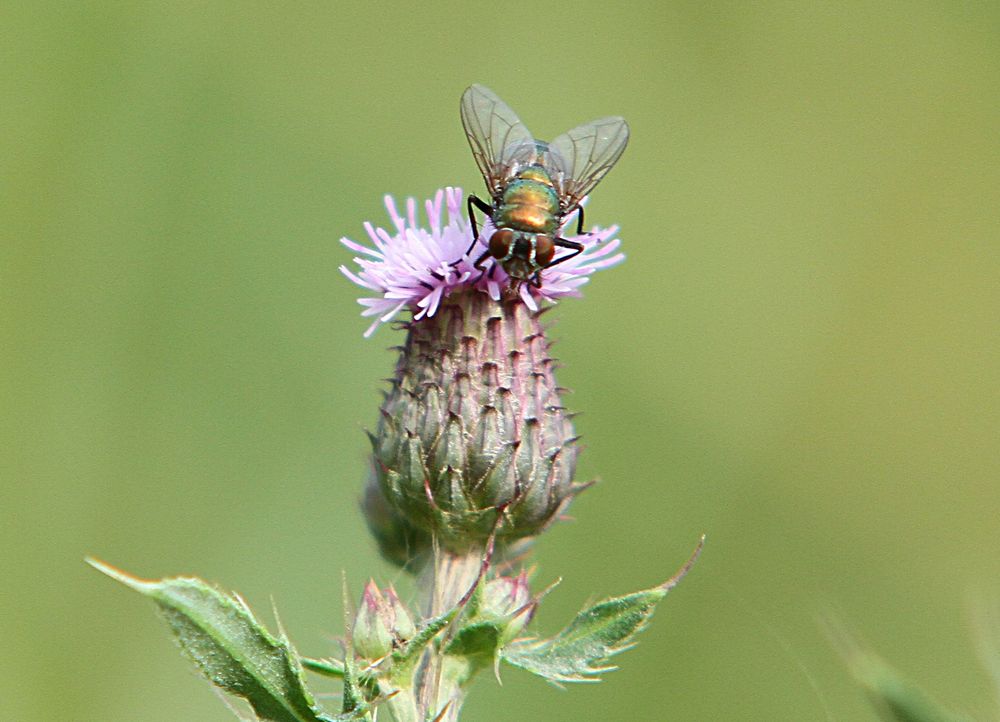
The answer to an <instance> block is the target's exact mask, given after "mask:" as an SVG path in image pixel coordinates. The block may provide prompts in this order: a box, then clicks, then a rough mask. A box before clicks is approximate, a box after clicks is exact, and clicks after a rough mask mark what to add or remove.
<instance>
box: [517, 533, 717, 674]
mask: <svg viewBox="0 0 1000 722" xmlns="http://www.w3.org/2000/svg"><path fill="white" fill-rule="evenodd" d="M704 541H705V539H704V537H702V540H701V542H700V543H699V544H698V547H697V548H696V549H695V551H694V554H692V555H691V558H690V559H689V560H688V561H687V563H686V564H685V565H684V566H683V567H681V569H680V570H679V571H678V572H677V573H676V574H675V575H674V576H673V577H671V578H670V579H669V580H668V581H667V582H665V583H664V584H661V585H660V586H657V587H653V588H652V589H646V590H644V591H641V592H635V593H634V594H629V595H626V596H624V597H616V598H613V599H605V600H604V601H601V602H598V603H597V604H595V605H594V606H592V607H589V608H588V609H585V610H583V611H582V612H580V613H579V614H578V615H577V616H576V618H575V619H574V620H573V621H572V622H570V624H569V626H567V627H566V628H565V629H563V630H562V631H561V632H559V634H557V635H556V636H554V637H551V638H549V639H543V640H538V639H525V640H516V641H514V642H512V643H511V644H509V645H507V646H506V647H505V648H504V649H502V650H501V652H500V654H501V658H502V659H503V660H504V661H505V662H507V663H508V664H511V665H513V666H515V667H520V668H521V669H524V670H527V671H528V672H531V673H533V674H537V675H538V676H539V677H543V678H545V679H547V680H549V681H551V682H555V683H559V682H597V681H600V677H599V675H600V674H601V673H602V672H608V671H611V670H614V669H616V667H614V666H612V665H610V664H609V661H610V659H611V657H613V656H615V655H616V654H620V653H621V652H624V651H625V650H626V649H629V648H630V647H632V646H633V645H634V644H635V643H634V641H633V640H634V638H635V636H636V635H637V634H638V633H639V632H641V631H642V630H643V629H645V628H646V625H647V624H648V622H649V620H650V618H651V617H652V616H653V612H654V611H655V610H656V605H657V604H658V603H659V602H660V601H661V600H662V599H663V598H664V597H665V596H666V595H667V592H668V591H670V590H671V589H672V588H673V587H674V586H676V584H677V583H678V582H679V581H680V580H681V578H682V577H683V576H684V575H685V574H686V573H687V572H688V570H689V569H690V568H691V566H692V565H693V564H694V562H695V560H696V559H697V558H698V555H699V554H700V553H701V548H702V544H703V543H704Z"/></svg>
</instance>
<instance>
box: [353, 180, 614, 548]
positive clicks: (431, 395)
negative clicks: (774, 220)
mask: <svg viewBox="0 0 1000 722" xmlns="http://www.w3.org/2000/svg"><path fill="white" fill-rule="evenodd" d="M386 207H387V209H388V211H389V216H390V218H391V220H392V231H388V230H385V229H383V228H376V227H374V226H372V225H371V224H366V226H365V228H366V230H367V232H368V235H369V238H370V239H371V242H372V244H373V247H367V246H363V245H361V244H359V243H356V242H354V241H351V240H349V239H343V243H344V244H345V245H346V246H347V247H348V248H350V249H351V250H353V251H355V252H357V253H358V254H360V255H359V256H358V257H357V258H355V262H356V263H357V265H358V268H357V270H350V269H348V268H346V267H342V268H341V270H342V271H343V272H344V275H346V276H347V277H348V278H349V279H351V280H352V281H354V282H355V283H357V284H358V285H360V286H362V287H364V288H366V289H368V290H369V291H371V292H372V295H371V296H367V297H364V298H362V299H360V302H361V304H362V305H363V306H365V311H364V312H363V315H366V316H375V321H374V323H373V324H372V325H371V327H369V329H368V332H367V333H366V335H370V334H371V333H372V332H374V330H375V329H376V328H377V327H378V326H379V325H380V324H381V323H385V322H387V321H390V320H391V319H393V318H395V317H396V316H397V314H399V313H400V312H401V311H404V310H406V309H408V310H409V311H410V312H411V314H412V318H411V319H410V320H408V321H406V322H405V327H406V329H407V337H406V342H405V344H404V345H403V346H401V347H400V355H399V361H398V362H397V364H396V372H395V375H394V376H393V378H392V379H391V387H390V389H389V390H388V392H387V393H386V398H385V401H384V403H383V404H382V407H381V415H380V418H379V422H378V426H377V428H376V430H375V433H374V434H372V435H371V440H372V447H373V454H372V482H370V483H369V486H368V488H367V489H366V492H365V498H364V501H363V508H364V510H365V512H366V515H367V517H368V523H369V528H370V529H371V530H372V532H373V534H374V535H375V537H376V539H377V541H378V542H379V545H380V548H381V549H382V552H383V554H384V555H385V556H386V558H387V559H389V560H390V561H393V562H395V563H397V564H400V565H402V564H405V563H406V561H407V560H408V558H412V557H413V556H416V555H417V554H419V553H421V552H424V551H427V550H428V549H429V548H430V547H431V545H432V541H433V540H437V542H438V543H439V544H440V545H441V546H442V547H443V548H445V549H447V550H449V551H453V552H459V553H464V552H466V551H468V550H469V549H472V548H475V547H477V546H478V547H482V546H483V545H484V544H485V543H486V540H487V539H489V538H490V537H491V536H495V538H496V540H497V541H498V544H499V546H500V548H501V549H502V548H503V547H504V546H509V545H510V543H512V542H514V541H516V540H518V539H523V538H526V537H532V536H534V535H536V534H538V533H539V532H541V531H542V530H543V529H545V528H546V527H547V526H548V525H549V524H550V523H551V522H552V521H553V520H554V519H556V518H557V517H558V515H559V514H560V512H561V511H562V510H564V509H565V507H566V505H567V504H568V503H569V502H570V500H571V499H572V498H573V496H574V495H575V494H576V493H577V492H579V491H580V490H581V489H582V488H584V487H585V485H583V484H578V483H576V481H575V480H574V474H575V469H576V454H577V448H576V445H575V443H576V438H577V437H576V434H575V433H574V430H573V425H572V422H571V414H569V413H568V412H567V411H566V410H565V409H564V407H563V405H562V402H561V400H560V395H561V392H562V390H561V389H560V388H559V386H558V385H557V384H556V380H555V376H554V367H555V363H554V361H553V359H552V357H551V355H550V353H549V341H548V339H547V337H546V334H545V328H544V327H543V325H542V323H541V321H540V318H539V315H540V313H541V310H542V309H540V303H541V302H543V301H546V300H548V301H554V300H557V299H559V298H562V297H564V296H576V295H579V289H580V286H582V285H583V284H584V283H586V282H587V281H588V280H589V276H590V275H591V274H592V273H594V271H597V270H599V269H602V268H606V267H608V266H611V265H614V264H616V263H618V262H620V261H621V260H622V259H623V258H624V256H623V255H622V254H621V253H619V252H618V246H619V241H618V240H617V239H616V238H613V236H614V234H615V232H616V229H615V228H614V227H612V228H608V229H603V230H602V229H595V230H593V231H592V232H591V233H588V234H585V235H581V236H568V237H567V240H573V241H575V242H578V243H580V244H581V245H582V246H583V251H582V252H580V253H579V254H577V255H575V256H573V257H571V258H566V260H565V261H562V262H560V263H559V264H558V265H555V266H552V267H550V268H544V269H543V270H542V275H541V283H540V285H537V286H536V285H532V284H530V283H525V282H515V283H512V282H511V279H510V278H509V277H508V276H507V274H506V273H505V272H504V270H503V268H502V267H501V265H500V264H498V263H495V262H494V261H493V260H490V261H488V262H487V263H486V267H485V269H484V270H480V269H476V268H475V267H474V264H475V262H476V260H477V258H478V257H480V256H481V255H482V247H481V246H479V245H478V244H477V247H476V248H474V249H473V250H472V251H471V252H470V251H469V246H470V244H471V243H472V230H471V227H470V224H469V222H468V220H467V219H466V216H465V214H464V206H463V196H462V192H461V190H459V189H457V188H447V189H445V190H442V191H438V193H437V194H436V195H435V196H434V198H433V199H431V200H429V201H427V202H426V203H425V210H426V214H427V221H428V227H427V228H423V227H421V226H420V225H419V223H418V219H417V204H416V202H415V201H413V200H412V199H411V200H409V201H408V202H407V205H406V212H405V216H404V215H403V214H401V213H400V212H399V211H398V209H397V207H396V204H395V202H394V201H393V200H392V199H391V198H386ZM492 231H493V227H492V225H491V224H490V222H489V221H488V220H487V222H486V224H485V226H484V227H483V228H482V229H481V233H480V238H483V237H489V235H490V234H491V233H492Z"/></svg>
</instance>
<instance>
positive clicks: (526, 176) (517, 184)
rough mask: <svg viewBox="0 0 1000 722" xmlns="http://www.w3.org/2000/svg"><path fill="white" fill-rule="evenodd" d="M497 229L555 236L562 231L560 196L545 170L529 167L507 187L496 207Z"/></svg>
mask: <svg viewBox="0 0 1000 722" xmlns="http://www.w3.org/2000/svg"><path fill="white" fill-rule="evenodd" d="M494 222H495V223H496V227H497V228H510V229H512V230H515V231H526V232H528V233H545V234H549V235H551V234H554V233H555V232H556V231H557V230H558V228H559V196H558V195H556V191H555V188H554V187H553V184H552V180H551V179H550V177H549V174H548V173H547V172H546V171H545V169H544V168H542V167H541V166H537V165H532V166H528V167H527V168H525V169H524V170H522V171H521V172H519V173H518V174H517V176H515V178H514V179H513V180H511V181H510V182H509V183H508V184H507V186H506V187H505V188H504V191H503V195H501V196H500V198H499V199H498V202H497V204H496V211H495V213H494Z"/></svg>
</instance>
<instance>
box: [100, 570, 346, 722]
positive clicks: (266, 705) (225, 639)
mask: <svg viewBox="0 0 1000 722" xmlns="http://www.w3.org/2000/svg"><path fill="white" fill-rule="evenodd" d="M87 561H88V562H89V563H90V564H91V565H92V566H93V567H95V568H96V569H97V570H99V571H101V572H104V573H105V574H107V575H108V576H109V577H111V578H112V579H115V580H117V581H119V582H121V583H122V584H124V585H125V586H127V587H130V588H132V589H134V590H136V591H137V592H140V593H142V594H145V595H146V596H147V597H149V598H151V599H152V600H153V601H155V602H156V604H157V605H158V606H159V608H160V611H161V612H162V613H163V616H164V617H165V618H166V620H167V623H168V624H169V625H170V628H171V629H172V630H173V632H174V634H175V635H176V636H177V640H178V642H179V643H180V646H181V649H183V650H184V652H185V654H186V655H187V656H188V657H189V658H190V659H191V660H192V661H193V662H194V663H195V665H196V666H197V667H198V668H199V669H200V670H201V672H202V674H204V675H205V677H207V678H208V679H209V680H210V681H211V682H212V683H213V684H216V685H218V686H219V687H221V688H222V689H224V690H225V691H227V692H229V693H231V694H234V695H237V696H239V697H243V698H244V699H246V700H247V701H248V702H249V703H250V706H251V707H253V710H254V712H255V713H256V715H257V717H258V719H260V720H264V721H265V722H330V721H331V718H330V717H327V716H324V715H323V714H321V713H320V712H319V711H318V710H317V709H316V707H315V703H314V702H313V698H312V696H311V695H310V693H309V691H308V690H307V689H306V686H305V681H304V679H303V671H302V666H301V664H300V663H299V661H298V656H297V655H296V653H295V650H294V649H293V648H292V645H291V643H290V642H289V641H288V639H287V638H286V637H285V635H284V633H282V635H281V637H280V638H278V639H275V638H274V637H273V636H271V634H270V633H268V631H267V630H266V629H265V628H264V627H263V626H261V624H260V623H259V622H258V621H257V620H256V619H255V618H254V616H253V613H252V612H251V611H250V609H249V607H247V605H246V603H245V602H244V601H243V600H242V599H240V598H239V597H237V596H235V595H230V594H224V593H223V592H220V591H219V590H217V589H215V588H214V587H212V586H210V585H208V584H206V583H205V582H203V581H202V580H200V579H194V578H183V577H177V578H170V579H161V580H158V581H155V580H145V579H138V578H136V577H133V576H131V575H129V574H126V573H125V572H123V571H120V570H118V569H115V568H114V567H112V566H109V565H107V564H104V563H103V562H100V561H97V560H95V559H88V560H87Z"/></svg>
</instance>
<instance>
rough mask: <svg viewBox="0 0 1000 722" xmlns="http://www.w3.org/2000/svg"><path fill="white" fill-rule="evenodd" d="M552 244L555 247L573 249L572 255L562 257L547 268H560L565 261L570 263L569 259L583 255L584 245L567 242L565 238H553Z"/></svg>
mask: <svg viewBox="0 0 1000 722" xmlns="http://www.w3.org/2000/svg"><path fill="white" fill-rule="evenodd" d="M552 242H553V243H554V244H555V245H557V246H559V247H560V248H569V249H571V250H572V253H567V254H566V255H565V256H560V257H559V258H557V259H555V260H554V261H552V263H550V264H549V265H547V266H546V268H552V267H553V266H558V265H559V264H560V263H562V262H563V261H568V260H569V259H571V258H573V257H575V256H579V255H580V254H581V253H583V244H582V243H577V242H576V241H567V240H566V239H565V238H553V239H552Z"/></svg>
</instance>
